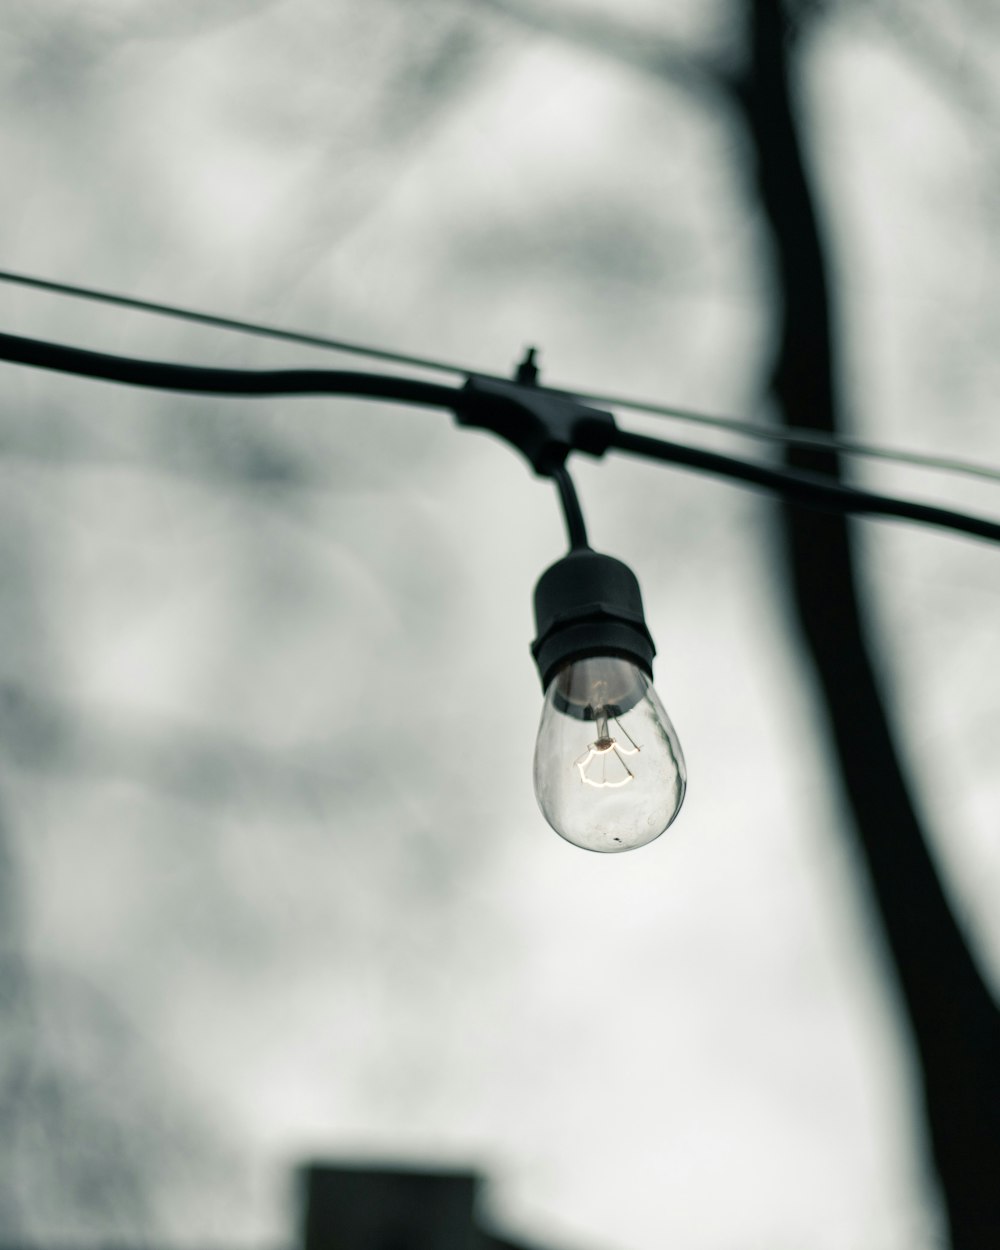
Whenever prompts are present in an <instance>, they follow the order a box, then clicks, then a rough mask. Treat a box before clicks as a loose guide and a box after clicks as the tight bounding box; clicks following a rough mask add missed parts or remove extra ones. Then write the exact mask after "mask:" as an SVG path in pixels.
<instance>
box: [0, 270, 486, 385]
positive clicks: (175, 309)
mask: <svg viewBox="0 0 1000 1250" xmlns="http://www.w3.org/2000/svg"><path fill="white" fill-rule="evenodd" d="M0 282H9V283H12V284H14V285H16V286H26V287H31V288H32V289H33V290H36V291H49V292H50V293H52V294H53V295H68V296H70V297H71V298H73V299H86V300H92V301H94V302H96V303H99V304H112V305H114V306H115V307H116V308H129V309H132V310H133V311H134V312H147V313H155V314H156V315H157V316H160V317H173V318H175V319H176V320H179V321H192V322H194V323H195V324H197V325H204V326H213V327H214V328H215V329H217V330H236V331H238V332H239V333H241V334H255V335H258V336H260V337H261V338H269V339H280V340H282V341H283V342H285V343H300V344H303V345H304V346H306V347H322V348H326V349H328V350H331V351H338V352H346V353H348V354H351V355H356V356H367V357H369V358H370V359H372V360H384V361H386V362H387V363H391V364H396V365H412V366H416V367H417V368H420V369H433V370H436V371H437V372H439V373H455V374H458V375H459V376H460V377H466V376H468V374H469V373H470V372H473V370H469V369H466V368H465V367H464V366H463V365H451V364H447V363H446V362H444V361H441V360H427V359H425V358H424V357H421V356H407V355H404V354H403V353H402V352H390V351H384V350H383V349H382V348H379V347H365V346H364V345H363V344H361V343H350V342H346V341H345V340H344V339H332V338H326V337H325V336H323V335H320V334H306V333H305V332H304V331H301V330H285V329H282V328H281V327H280V326H269V325H262V324H260V323H258V322H254V321H239V320H237V319H236V318H234V317H220V316H218V315H217V314H215V313H206V312H198V311H196V310H195V309H192V308H181V307H180V306H179V305H177V304H157V303H154V302H153V301H152V300H145V299H133V298H132V296H130V295H116V294H114V293H113V292H111V291H98V290H95V289H94V288H93V287H86V286H71V285H70V284H69V283H68V282H50V281H49V280H48V279H47V278H33V277H31V276H29V275H28V274H23V273H13V272H12V271H11V270H9V269H0Z"/></svg>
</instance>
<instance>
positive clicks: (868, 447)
mask: <svg viewBox="0 0 1000 1250" xmlns="http://www.w3.org/2000/svg"><path fill="white" fill-rule="evenodd" d="M0 282H7V283H12V284H14V285H17V286H24V287H29V288H31V289H33V290H37V291H47V292H50V293H51V294H54V295H65V296H69V297H71V298H73V299H84V300H91V301H94V302H97V303H101V304H110V305H113V306H115V307H118V308H127V309H131V310H132V311H136V312H146V313H154V314H156V315H159V316H163V317H174V318H176V319H178V320H181V321H190V322H194V323H196V324H198V325H206V326H212V327H214V328H215V329H219V330H234V331H237V332H238V333H241V334H254V335H258V336H259V337H262V338H271V339H278V340H280V341H283V342H286V343H300V344H303V345H305V346H307V347H320V348H324V349H326V350H331V351H339V352H346V353H349V354H354V355H358V356H365V357H368V358H369V359H371V360H383V361H386V362H387V363H392V364H401V365H411V366H415V367H417V368H420V369H430V370H434V371H437V372H441V373H452V374H458V375H460V376H463V377H467V376H471V375H472V374H473V373H475V374H476V375H477V376H478V377H481V378H488V379H489V380H490V381H493V382H502V381H507V380H508V379H505V378H502V377H499V376H497V375H495V374H487V373H482V372H480V371H479V370H472V369H468V368H466V367H465V366H464V365H455V364H450V363H447V362H445V361H440V360H429V359H428V358H427V357H423V356H409V355H405V354H404V353H402V352H391V351H386V350H384V349H382V348H378V347H367V346H365V345H364V344H361V343H351V342H346V341H345V340H343V339H334V338H328V337H325V336H324V335H319V334H307V333H305V332H303V331H299V330H286V329H283V328H281V327H280V326H270V325H263V324H261V323H259V322H253V321H239V320H237V319H235V318H233V317H221V316H218V315H217V314H215V313H205V312H198V311H196V310H194V309H190V308H182V307H180V306H178V305H176V304H160V303H154V302H153V301H151V300H143V299H135V298H133V297H132V296H129V295H117V294H115V293H113V292H111V291H101V290H97V289H96V288H94V287H84V286H74V285H71V284H70V283H68V282H53V281H50V280H49V279H47V278H36V277H33V276H31V275H30V274H23V273H15V272H13V271H12V270H9V269H0ZM537 389H538V390H541V391H547V392H548V393H549V394H552V395H558V396H561V397H563V398H566V399H585V400H587V401H588V402H590V403H598V404H604V405H607V406H609V407H612V408H625V409H628V410H629V411H630V412H643V413H649V414H652V415H653V416H658V417H669V418H672V419H673V420H677V421H690V422H693V423H695V424H698V425H704V426H709V427H712V428H715V429H721V430H727V431H728V432H729V433H731V434H737V435H739V436H741V437H744V438H754V439H764V440H766V441H768V442H780V443H784V444H786V445H787V446H790V447H820V448H829V449H830V450H832V451H840V452H843V453H844V454H845V455H850V456H865V457H869V458H872V459H878V460H888V461H892V462H895V463H898V464H905V465H913V466H916V467H920V468H925V469H934V470H936V471H939V472H946V473H962V474H966V475H968V476H970V477H978V478H984V479H986V480H987V481H991V482H998V481H1000V469H995V468H991V467H990V466H988V465H981V464H976V463H975V462H974V461H970V460H964V459H960V458H958V457H954V456H940V455H934V454H930V453H924V452H914V451H899V450H894V449H893V448H890V447H880V446H877V445H876V444H873V443H867V442H863V441H861V440H858V439H851V438H843V437H841V436H838V435H835V434H826V433H823V432H821V431H817V430H807V429H802V428H801V427H795V426H790V427H785V428H784V429H781V428H778V427H776V426H769V425H764V424H762V423H760V422H754V421H746V420H744V419H742V418H738V417H724V416H718V415H711V414H709V413H704V412H696V411H694V410H693V409H690V408H682V407H678V406H676V405H671V404H661V403H652V402H650V401H648V400H642V399H630V398H628V397H627V396H624V395H608V394H605V393H603V392H599V391H586V390H574V391H568V390H565V389H560V388H558V387H551V386H541V385H539V386H538V387H537Z"/></svg>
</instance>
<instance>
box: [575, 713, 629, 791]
mask: <svg viewBox="0 0 1000 1250" xmlns="http://www.w3.org/2000/svg"><path fill="white" fill-rule="evenodd" d="M595 719H596V721H597V738H596V740H595V741H594V742H592V743H591V744H590V746H589V747H588V748H587V749H586V751H584V753H583V754H582V755H581V756H580V758H579V759H578V760H576V761H575V763H576V768H577V771H578V772H579V774H580V780H581V781H582V782H583V784H584V785H585V786H593V787H594V789H595V790H618V789H620V788H621V787H622V786H627V785H628V783H629V782H630V781H635V773H633V772H632V770H631V768H629V766H628V764H626V763H625V756H626V755H638V754H639V750H640V748H639V747H638V746H637V745H636V744H635V743H634V742H633V741H632V739H631V738H630V737H629V736H628V734H627V733H626V732H625V730H624V729H622V727H621V722H620V721H618V720H617V719H615V718H613V717H612V718H610V719H611V720H612V721H613V723H614V724H615V725H616V726H617V728H618V732H619V733H620V734H621V735H622V737H623V738H625V739H626V740H627V742H628V744H629V745H628V746H625V745H624V744H623V743H621V742H619V741H618V739H617V738H613V737H612V736H611V734H610V732H609V730H608V720H609V717H608V714H607V711H606V710H605V709H604V708H602V709H600V711H599V712H598V713H597V716H596V717H595ZM609 760H617V761H618V763H619V764H620V765H621V767H622V768H623V769H624V770H625V776H624V777H619V779H618V780H617V781H615V780H609V779H608V763H609ZM598 761H599V762H598ZM613 771H615V772H617V771H618V769H617V767H615V768H614V769H613Z"/></svg>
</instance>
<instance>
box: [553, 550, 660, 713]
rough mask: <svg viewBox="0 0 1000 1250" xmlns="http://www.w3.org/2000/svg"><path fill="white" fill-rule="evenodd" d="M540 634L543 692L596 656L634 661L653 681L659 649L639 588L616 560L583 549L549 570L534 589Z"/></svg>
mask: <svg viewBox="0 0 1000 1250" xmlns="http://www.w3.org/2000/svg"><path fill="white" fill-rule="evenodd" d="M535 631H536V636H535V641H534V642H533V643H532V644H531V654H532V655H533V656H534V659H535V664H536V665H537V666H538V675H539V677H540V678H541V679H542V690H543V691H544V690H547V689H548V687H549V683H550V682H551V681H552V678H553V677H554V676H555V675H556V673H558V672H559V670H560V669H561V668H564V667H565V666H566V665H567V664H572V663H573V662H574V660H585V659H588V658H590V657H591V656H597V655H611V656H620V657H621V658H622V659H626V660H631V661H632V663H633V664H637V665H638V666H639V668H641V669H642V670H643V672H645V674H646V675H647V677H649V678H652V676H653V656H654V655H655V654H656V648H655V647H654V645H653V639H652V637H651V636H650V633H649V630H648V629H647V628H646V618H645V616H644V615H643V611H642V595H641V594H640V592H639V582H638V579H637V578H636V575H635V574H634V573H633V572H632V570H631V569H630V568H629V567H628V565H627V564H623V563H622V561H621V560H616V559H615V558H614V556H605V555H601V554H600V552H597V551H591V550H590V548H589V547H580V548H575V549H574V550H573V551H571V552H570V553H569V555H567V556H563V558H562V559H561V560H557V561H556V563H555V564H553V565H552V566H551V567H550V568H547V569H546V570H545V572H544V573H543V574H542V575H541V577H540V578H539V579H538V584H537V585H536V586H535Z"/></svg>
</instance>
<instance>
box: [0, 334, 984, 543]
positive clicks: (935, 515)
mask: <svg viewBox="0 0 1000 1250" xmlns="http://www.w3.org/2000/svg"><path fill="white" fill-rule="evenodd" d="M0 359H2V360H7V361H10V362H12V363H15V364H24V365H34V366H36V367H38V368H43V369H52V370H55V371H57V372H60V373H69V374H74V375H76V376H79V377H90V378H99V379H102V380H104V381H109V382H122V383H125V384H127V385H131V386H141V387H147V388H152V389H156V390H166V391H182V392H189V393H201V394H216V395H246V396H249V395H293V394H295V395H356V396H363V397H367V398H372V399H386V400H390V401H391V400H396V401H400V402H403V403H412V404H420V405H426V406H429V407H435V408H444V409H446V410H448V411H451V412H453V413H455V414H456V416H459V417H466V418H468V417H469V416H472V415H476V414H478V415H479V416H480V417H482V416H486V417H487V418H488V419H487V420H485V421H480V422H479V424H480V425H481V427H482V428H487V429H492V430H493V431H494V432H495V433H498V434H500V436H501V437H506V438H507V441H508V442H513V443H514V445H515V446H517V445H518V443H517V442H516V440H514V439H511V438H510V436H509V433H507V432H505V431H504V429H503V427H502V426H501V425H500V424H499V423H498V422H497V420H496V417H497V404H498V398H497V395H496V393H495V391H493V392H491V391H486V390H483V389H477V388H476V387H474V386H464V387H452V386H444V385H440V384H437V383H432V382H422V381H417V380H414V379H411V378H403V377H398V376H395V375H392V374H370V373H357V372H348V371H345V370H334V369H269V370H251V369H211V368H202V367H199V366H193V365H175V364H166V363H163V362H159V361H146V360H135V359H132V358H128V357H122V356H111V355H107V354H105V353H103V352H91V351H84V350H82V349H80V348H77V347H66V346H63V345H62V344H58V343H47V342H43V341H41V340H38V339H29V338H22V337H20V336H19V335H13V334H0ZM507 385H508V386H509V387H510V388H511V389H512V390H516V388H514V387H513V386H512V384H510V383H508V384H507ZM504 402H505V403H506V404H507V405H508V408H509V410H511V411H512V412H513V416H512V423H513V424H516V423H517V421H518V418H519V417H521V418H523V415H524V413H523V410H520V411H519V406H518V404H517V402H516V400H515V399H514V398H512V397H510V396H508V397H507V398H506V400H505V401H504ZM584 412H586V410H584ZM593 415H594V416H595V417H597V416H599V415H600V414H593ZM606 421H607V425H606V426H605V425H604V424H602V426H601V429H602V430H607V437H605V438H604V439H603V441H602V442H601V443H600V445H599V446H590V445H588V443H587V442H586V441H584V440H582V439H580V440H578V441H573V442H572V443H567V444H565V445H566V446H571V447H576V448H577V449H583V450H590V451H592V453H593V454H597V455H599V454H601V453H602V452H603V451H604V450H606V449H607V448H609V447H610V448H615V449H617V450H620V451H625V452H631V453H632V454H633V455H639V456H643V457H646V458H651V459H656V460H664V461H668V462H670V463H674V464H680V465H684V466H686V467H688V468H694V469H700V470H702V471H704V472H709V473H716V474H719V475H721V476H723V477H727V478H731V479H734V480H736V481H743V482H747V483H749V484H751V485H755V486H761V487H763V488H765V489H766V490H770V491H772V492H773V493H775V494H778V495H780V496H781V497H782V498H784V499H786V500H788V501H790V502H792V503H797V504H803V505H806V506H809V507H816V508H823V509H827V510H832V511H836V512H841V513H848V514H850V513H862V514H863V513H868V514H871V515H879V516H889V517H898V518H900V519H904V520H911V521H919V522H922V523H924V524H928V525H935V526H937V527H939V528H942V529H950V530H955V531H957V532H959V533H964V534H971V535H973V536H975V537H978V538H985V539H987V540H989V541H991V542H995V543H1000V521H991V520H988V519H986V518H982V517H975V516H969V515H967V514H965V513H961V512H953V511H951V510H949V509H946V508H938V507H934V506H932V505H929V504H921V503H916V502H914V501H912V500H906V499H894V498H891V497H889V496H886V495H878V494H875V493H873V492H871V491H863V490H858V489H856V488H855V487H852V486H848V485H846V484H845V483H843V482H839V481H837V480H836V479H834V478H827V477H824V476H823V475H822V474H817V473H803V472H798V471H794V470H789V469H781V468H775V467H772V466H770V465H761V464H755V463H753V462H752V461H745V460H739V459H737V458H736V457H734V456H724V455H721V454H719V453H717V452H711V451H706V450H705V449H703V448H695V447H685V446H682V445H681V444H678V443H671V442H667V441H666V440H665V439H656V438H649V437H647V436H645V435H642V434H635V433H632V432H631V431H628V430H620V429H618V428H617V427H616V426H614V423H613V421H612V419H611V418H610V417H607V418H606ZM466 423H467V424H476V422H473V421H468V420H467V421H466ZM558 484H559V483H558V479H557V485H558Z"/></svg>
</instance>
